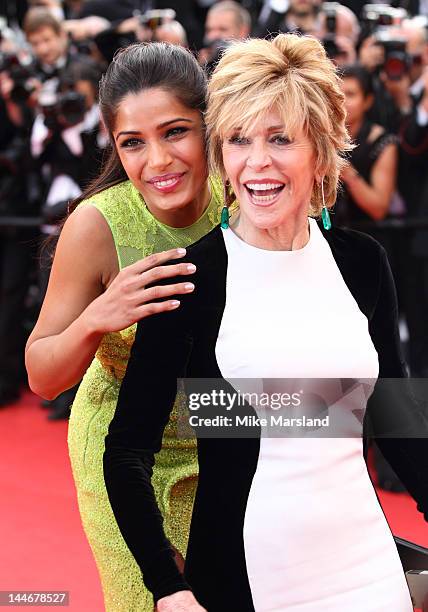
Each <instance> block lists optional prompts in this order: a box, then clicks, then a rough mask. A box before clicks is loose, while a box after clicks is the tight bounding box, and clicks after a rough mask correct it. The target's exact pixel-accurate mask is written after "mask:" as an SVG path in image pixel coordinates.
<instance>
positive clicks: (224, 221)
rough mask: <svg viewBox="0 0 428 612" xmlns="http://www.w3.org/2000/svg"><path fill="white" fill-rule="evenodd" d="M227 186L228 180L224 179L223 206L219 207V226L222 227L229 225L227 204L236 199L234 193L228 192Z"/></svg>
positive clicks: (225, 227)
mask: <svg viewBox="0 0 428 612" xmlns="http://www.w3.org/2000/svg"><path fill="white" fill-rule="evenodd" d="M229 187H230V183H229V181H225V182H224V185H223V190H224V206H223V208H222V209H221V216H220V227H221V228H222V229H227V228H228V227H229V218H230V214H229V206H230V205H231V204H232V202H234V200H235V199H236V198H235V194H234V193H233V192H232V193H230V192H229Z"/></svg>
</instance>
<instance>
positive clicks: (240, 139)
mask: <svg viewBox="0 0 428 612" xmlns="http://www.w3.org/2000/svg"><path fill="white" fill-rule="evenodd" d="M227 142H228V143H229V144H235V145H245V144H248V143H249V142H250V141H249V140H248V138H245V137H244V136H238V135H235V136H231V137H230V138H228V139H227Z"/></svg>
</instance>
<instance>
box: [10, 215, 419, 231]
mask: <svg viewBox="0 0 428 612" xmlns="http://www.w3.org/2000/svg"><path fill="white" fill-rule="evenodd" d="M42 223H43V220H42V218H41V217H2V216H0V227H39V226H40V225H41V224H42ZM352 229H356V230H359V231H362V232H364V231H369V230H374V229H376V230H407V229H415V230H418V229H428V217H424V218H420V219H412V218H410V219H405V218H394V219H384V220H383V221H366V222H362V223H358V224H355V225H353V226H352Z"/></svg>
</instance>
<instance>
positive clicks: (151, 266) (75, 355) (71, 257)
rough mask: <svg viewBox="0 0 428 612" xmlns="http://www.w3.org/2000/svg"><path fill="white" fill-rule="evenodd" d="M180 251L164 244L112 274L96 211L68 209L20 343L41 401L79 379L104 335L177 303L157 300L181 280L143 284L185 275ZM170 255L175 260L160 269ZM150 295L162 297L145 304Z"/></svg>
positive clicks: (111, 251)
mask: <svg viewBox="0 0 428 612" xmlns="http://www.w3.org/2000/svg"><path fill="white" fill-rule="evenodd" d="M184 253H185V250H184V249H182V250H178V249H172V250H171V251H166V252H164V253H158V254H154V255H150V256H149V257H146V258H145V259H143V260H141V261H138V262H136V263H135V264H132V265H131V266H128V267H127V268H124V269H123V270H121V271H119V267H118V262H117V254H116V251H115V247H114V243H113V238H112V235H111V232H110V229H109V227H108V225H107V223H106V221H105V219H104V218H103V216H102V215H101V213H100V212H99V211H98V210H97V209H96V208H94V207H92V206H86V207H83V208H81V209H78V210H76V211H75V212H74V213H73V214H72V215H71V216H70V217H69V219H68V220H67V222H66V224H65V225H64V228H63V231H62V233H61V236H60V239H59V242H58V245H57V250H56V254H55V259H54V262H53V266H52V271H51V276H50V281H49V286H48V290H47V294H46V297H45V300H44V303H43V306H42V309H41V312H40V316H39V319H38V321H37V323H36V326H35V328H34V330H33V332H32V334H31V336H30V338H29V339H28V342H27V347H26V366H27V371H28V375H29V383H30V387H31V389H32V390H33V391H34V392H35V393H37V394H38V395H41V396H42V397H44V398H46V399H53V398H55V397H56V396H58V395H59V394H60V393H62V392H63V391H64V390H66V389H69V388H71V387H73V386H74V385H75V384H77V383H78V382H79V381H80V380H81V378H82V376H83V375H84V373H85V372H86V370H87V368H88V367H89V365H90V363H91V361H92V359H93V358H94V355H95V353H96V351H97V348H98V346H99V343H100V341H101V339H102V337H103V335H104V334H105V333H107V332H115V331H120V330H123V329H125V328H127V327H129V326H130V325H132V324H133V323H135V322H136V321H138V320H139V319H142V318H144V317H146V316H150V315H151V314H155V313H157V312H162V311H165V310H170V309H172V308H177V307H178V306H179V301H178V300H168V299H166V300H165V298H168V297H170V296H175V295H179V294H182V293H189V292H191V291H193V288H194V287H193V285H192V284H191V283H189V282H188V281H187V279H186V278H184V279H183V281H184V282H183V283H179V284H176V285H169V286H162V287H153V288H151V289H145V286H146V285H148V284H150V283H153V282H155V281H156V280H159V279H161V278H167V277H170V276H175V275H177V274H179V275H187V274H191V273H192V272H193V271H194V269H193V268H194V267H193V268H192V269H189V267H188V266H189V264H180V263H179V259H180V257H182V256H183V255H184ZM171 259H177V260H178V262H177V264H176V265H172V266H165V267H162V264H164V263H165V262H167V261H169V260H171ZM159 266H161V267H159ZM186 281H187V282H186ZM158 298H161V299H163V300H165V301H162V302H155V303H152V302H153V300H155V299H158Z"/></svg>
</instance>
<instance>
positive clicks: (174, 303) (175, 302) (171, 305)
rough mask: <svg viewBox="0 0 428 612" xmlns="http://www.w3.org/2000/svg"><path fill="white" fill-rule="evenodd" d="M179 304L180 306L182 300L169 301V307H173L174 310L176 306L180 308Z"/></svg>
mask: <svg viewBox="0 0 428 612" xmlns="http://www.w3.org/2000/svg"><path fill="white" fill-rule="evenodd" d="M178 306H180V302H179V301H178V300H172V301H171V302H170V303H169V307H170V308H171V310H174V308H178Z"/></svg>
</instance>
